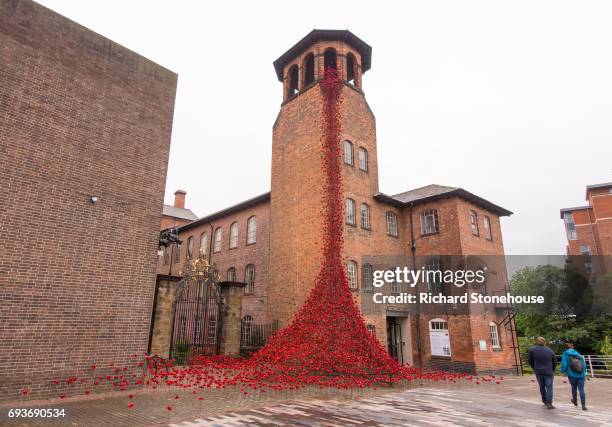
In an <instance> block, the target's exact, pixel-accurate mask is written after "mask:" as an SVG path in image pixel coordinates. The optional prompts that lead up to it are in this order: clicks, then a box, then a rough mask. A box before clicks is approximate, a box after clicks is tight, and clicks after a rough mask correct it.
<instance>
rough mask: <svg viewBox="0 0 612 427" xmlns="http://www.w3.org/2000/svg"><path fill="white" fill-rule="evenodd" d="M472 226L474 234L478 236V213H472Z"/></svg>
mask: <svg viewBox="0 0 612 427" xmlns="http://www.w3.org/2000/svg"><path fill="white" fill-rule="evenodd" d="M470 226H471V227H472V234H473V235H474V236H478V214H477V213H476V211H470Z"/></svg>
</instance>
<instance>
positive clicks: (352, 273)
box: [346, 261, 357, 289]
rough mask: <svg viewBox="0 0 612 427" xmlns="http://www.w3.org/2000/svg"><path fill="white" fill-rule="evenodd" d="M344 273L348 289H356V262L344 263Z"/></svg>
mask: <svg viewBox="0 0 612 427" xmlns="http://www.w3.org/2000/svg"><path fill="white" fill-rule="evenodd" d="M346 275H347V276H348V285H349V288H350V289H357V263H356V262H355V261H349V262H348V263H347V264H346Z"/></svg>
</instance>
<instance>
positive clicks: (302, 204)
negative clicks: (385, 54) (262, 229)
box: [268, 30, 378, 325]
mask: <svg viewBox="0 0 612 427" xmlns="http://www.w3.org/2000/svg"><path fill="white" fill-rule="evenodd" d="M371 55H372V49H371V47H370V46H368V45H367V44H366V43H365V42H363V41H362V40H360V39H359V38H358V37H356V36H355V35H354V34H352V33H351V32H350V31H346V30H313V31H312V32H310V33H309V34H308V35H307V36H306V37H304V38H303V39H302V40H300V41H299V42H298V43H297V44H295V45H294V46H293V47H292V48H290V49H289V50H288V51H287V52H285V53H284V54H283V55H282V56H281V57H279V58H278V59H277V60H276V61H275V62H274V68H275V70H276V74H277V76H278V79H279V81H281V82H282V83H283V102H282V104H281V109H280V112H279V114H278V117H277V119H276V122H275V123H274V128H273V142H272V183H271V231H270V277H269V288H268V318H269V320H276V319H278V320H279V321H280V322H281V324H282V325H284V324H286V323H287V322H288V321H290V320H291V316H292V315H293V314H294V313H295V311H296V310H297V308H298V307H299V306H300V305H301V304H302V303H303V302H304V300H305V298H306V296H307V294H308V291H309V290H310V289H311V288H312V286H313V285H314V281H315V277H316V275H317V273H318V270H319V267H320V265H321V247H322V241H323V227H322V224H323V221H322V220H323V217H322V210H323V202H322V185H323V173H322V169H321V168H322V161H323V157H322V151H321V137H322V131H323V129H322V108H323V101H322V97H321V90H320V85H319V82H320V80H321V79H322V77H323V75H324V70H325V69H326V67H335V68H336V69H337V70H338V72H339V74H340V76H341V78H342V80H343V81H344V82H345V87H344V88H343V90H342V104H341V125H342V133H341V135H342V138H341V140H342V141H345V140H346V141H347V143H346V144H347V146H348V147H350V148H351V150H352V152H353V156H352V161H353V164H352V165H348V164H344V166H345V167H344V168H343V176H344V191H345V193H347V194H355V195H357V196H358V197H357V198H356V199H358V200H364V199H370V198H371V197H372V195H373V194H375V193H376V192H377V191H378V170H377V161H376V136H375V119H374V116H373V114H372V112H371V110H370V108H369V106H368V105H367V102H366V100H365V96H364V93H363V90H362V84H361V83H362V80H361V77H362V74H363V73H365V72H366V71H367V70H368V69H369V68H370V61H371ZM349 142H350V145H348V144H349ZM342 144H343V145H344V144H345V143H344V142H342ZM364 156H365V167H360V164H361V166H363V165H364V163H363V157H364ZM360 160H361V162H360ZM347 197H350V196H347ZM358 209H359V208H358V207H357V209H356V211H357V212H358Z"/></svg>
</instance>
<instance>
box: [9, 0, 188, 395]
mask: <svg viewBox="0 0 612 427" xmlns="http://www.w3.org/2000/svg"><path fill="white" fill-rule="evenodd" d="M0 38H1V39H2V43H1V44H0V63H2V67H0V88H1V89H0V117H1V118H0V122H1V125H0V152H1V153H2V155H0V181H1V182H2V186H1V187H0V231H1V233H2V236H3V239H4V243H3V244H4V249H3V256H2V258H1V259H0V300H1V301H2V304H1V305H0V336H1V338H0V377H1V378H0V400H11V399H14V398H17V397H18V394H19V389H20V387H22V386H24V385H25V386H27V387H28V388H29V389H30V390H31V396H33V397H44V396H49V395H50V393H51V392H50V381H51V380H52V379H54V378H59V377H66V376H67V375H80V374H82V373H83V372H84V371H85V370H86V369H87V367H88V366H89V365H90V364H91V363H97V364H99V365H102V364H106V363H109V362H111V361H114V362H115V363H117V364H120V365H122V364H126V365H127V364H129V363H133V362H130V358H129V355H130V354H132V353H142V352H145V351H146V349H147V340H148V335H149V322H150V316H151V308H152V299H153V292H154V286H155V265H156V259H155V254H156V249H157V241H158V234H159V226H160V217H161V206H162V204H163V193H164V186H165V176H166V167H167V161H168V152H169V145H170V133H171V126H172V115H173V108H174V97H175V90H176V75H175V74H174V73H172V72H170V71H168V70H166V69H164V68H162V67H160V66H159V65H157V64H154V63H153V62H151V61H148V60H147V59H145V58H143V57H141V56H139V55H137V54H135V53H133V52H131V51H129V50H128V49H126V48H124V47H122V46H119V45H117V44H116V43H113V42H112V41H110V40H108V39H105V38H104V37H101V36H100V35H98V34H95V33H94V32H92V31H89V30H88V29H86V28H84V27H82V26H80V25H78V24H76V23H74V22H71V21H69V20H67V19H66V18H64V17H62V16H60V15H57V14H55V13H53V12H51V11H50V10H48V9H46V8H44V7H42V6H39V5H37V4H36V3H34V2H31V1H26V0H21V1H19V0H13V1H3V2H1V3H0ZM92 195H93V196H97V197H98V198H99V200H98V202H97V203H95V204H94V203H92V202H91V201H90V197H91V196H92ZM62 387H64V386H59V387H55V386H54V387H53V390H54V391H53V393H54V395H57V394H59V392H60V391H61V390H62ZM78 387H79V386H74V387H73V388H74V389H75V392H76V391H78ZM69 393H70V391H69Z"/></svg>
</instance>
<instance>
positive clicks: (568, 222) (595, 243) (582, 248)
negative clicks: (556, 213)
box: [561, 182, 612, 273]
mask: <svg viewBox="0 0 612 427" xmlns="http://www.w3.org/2000/svg"><path fill="white" fill-rule="evenodd" d="M585 198H586V201H587V202H588V204H587V205H585V206H578V207H574V208H565V209H561V219H562V220H563V222H564V223H565V232H566V237H567V242H568V244H567V248H566V250H567V254H568V255H569V256H583V257H585V260H584V261H585V269H586V271H587V272H589V273H591V272H597V273H606V272H610V271H611V269H612V265H610V263H609V258H610V256H611V255H612V183H611V182H608V183H605V184H595V185H589V186H587V188H586V197H585ZM591 257H592V259H591ZM606 261H607V262H606Z"/></svg>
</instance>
